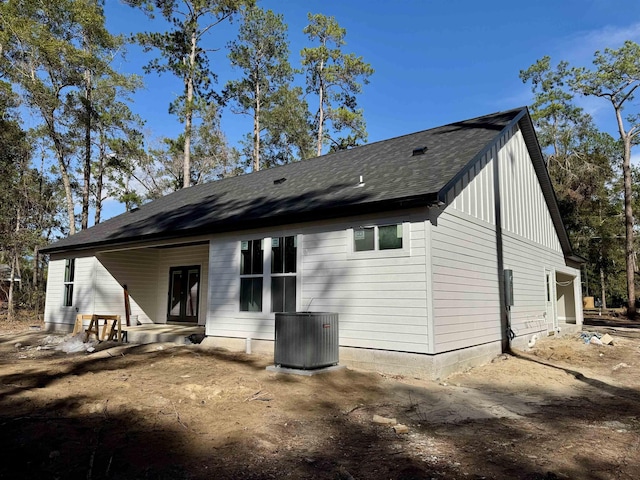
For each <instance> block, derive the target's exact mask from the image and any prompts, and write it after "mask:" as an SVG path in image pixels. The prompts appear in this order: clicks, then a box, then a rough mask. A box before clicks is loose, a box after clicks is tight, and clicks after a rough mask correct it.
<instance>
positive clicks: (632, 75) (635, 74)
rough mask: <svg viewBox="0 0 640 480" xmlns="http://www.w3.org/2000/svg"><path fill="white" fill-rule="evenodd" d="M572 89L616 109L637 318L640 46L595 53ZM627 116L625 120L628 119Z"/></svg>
mask: <svg viewBox="0 0 640 480" xmlns="http://www.w3.org/2000/svg"><path fill="white" fill-rule="evenodd" d="M572 74H573V78H572V80H571V86H572V88H573V89H574V90H576V91H578V92H580V93H582V94H583V95H592V96H596V97H600V98H604V99H605V100H607V101H608V102H609V103H610V104H611V106H612V107H613V112H614V114H615V118H616V122H617V126H618V133H619V135H620V137H619V138H620V143H621V144H622V178H623V194H624V195H623V198H624V210H623V211H624V226H625V245H624V250H625V257H626V278H627V315H628V316H629V317H634V316H635V315H636V293H635V292H636V285H635V284H636V274H637V271H638V266H637V263H636V253H635V252H636V243H637V242H636V239H635V236H636V231H635V221H634V217H633V188H632V187H633V185H632V170H631V148H632V146H633V145H634V144H635V143H636V142H637V137H638V134H640V112H638V110H637V107H635V105H636V103H635V102H634V101H633V100H634V98H635V92H636V90H637V89H638V87H639V86H640V45H638V44H637V43H635V42H632V41H629V40H627V41H626V42H625V43H624V45H623V46H622V47H620V48H619V49H609V48H607V49H605V50H604V51H603V52H600V51H597V52H596V53H595V54H594V59H593V69H590V70H589V69H586V68H584V67H581V68H574V69H573V70H572ZM625 114H626V117H625Z"/></svg>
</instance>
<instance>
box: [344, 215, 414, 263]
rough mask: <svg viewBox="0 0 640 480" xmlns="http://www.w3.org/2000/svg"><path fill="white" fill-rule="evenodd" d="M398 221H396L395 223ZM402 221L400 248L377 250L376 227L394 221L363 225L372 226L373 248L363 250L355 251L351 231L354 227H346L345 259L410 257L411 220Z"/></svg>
mask: <svg viewBox="0 0 640 480" xmlns="http://www.w3.org/2000/svg"><path fill="white" fill-rule="evenodd" d="M398 223H399V222H396V223H395V225H397V224H398ZM401 223H402V248H397V249H389V250H379V249H378V227H384V226H386V225H394V223H393V222H392V223H376V224H373V225H363V226H362V227H367V228H372V227H373V228H374V232H375V233H374V241H373V246H374V250H366V251H363V252H356V251H355V250H354V249H353V247H354V245H353V231H354V228H353V227H350V228H348V229H347V260H359V259H368V258H398V257H410V256H411V222H401Z"/></svg>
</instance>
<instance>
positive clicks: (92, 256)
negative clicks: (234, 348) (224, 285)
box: [45, 244, 209, 330]
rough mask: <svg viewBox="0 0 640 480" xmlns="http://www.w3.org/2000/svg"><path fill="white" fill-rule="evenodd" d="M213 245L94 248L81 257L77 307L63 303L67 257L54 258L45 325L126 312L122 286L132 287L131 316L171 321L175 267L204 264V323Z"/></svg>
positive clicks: (77, 266)
mask: <svg viewBox="0 0 640 480" xmlns="http://www.w3.org/2000/svg"><path fill="white" fill-rule="evenodd" d="M208 249H209V247H208V245H207V244H203V245H192V246H184V247H171V248H167V247H164V248H138V249H133V250H122V251H112V252H90V253H87V256H84V257H77V258H76V262H75V279H74V290H73V305H72V306H71V307H62V298H63V293H64V267H65V257H64V256H63V255H56V256H54V257H53V258H52V259H51V261H50V262H49V275H48V279H47V296H46V305H45V323H46V324H47V328H51V329H60V330H70V329H71V328H72V326H73V324H74V322H75V318H76V314H77V313H84V314H91V313H102V314H111V315H122V316H124V314H125V310H124V297H123V290H122V285H127V288H128V291H129V300H130V305H131V314H132V315H138V319H139V321H141V322H153V323H166V321H167V302H168V291H169V268H170V267H173V266H187V265H200V308H199V312H198V313H199V319H198V323H199V324H201V325H204V322H205V318H206V314H207V307H206V305H207V293H208V288H207V279H208V271H209V262H208Z"/></svg>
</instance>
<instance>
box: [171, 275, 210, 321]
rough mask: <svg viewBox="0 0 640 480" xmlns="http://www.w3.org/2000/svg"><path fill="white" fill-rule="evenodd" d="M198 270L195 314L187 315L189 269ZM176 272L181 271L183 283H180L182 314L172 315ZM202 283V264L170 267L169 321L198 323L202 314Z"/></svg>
mask: <svg viewBox="0 0 640 480" xmlns="http://www.w3.org/2000/svg"><path fill="white" fill-rule="evenodd" d="M190 270H197V271H198V295H197V298H196V305H195V315H190V316H187V314H186V309H187V308H186V305H187V299H188V284H187V282H188V281H189V271H190ZM174 272H181V284H180V289H181V291H180V314H179V315H171V309H172V303H173V302H172V300H173V298H172V293H173V289H174V284H173V279H174ZM201 283H202V268H201V266H200V265H180V266H174V267H169V290H168V294H167V312H166V313H167V323H169V322H177V323H196V324H197V323H198V317H199V315H200V285H201Z"/></svg>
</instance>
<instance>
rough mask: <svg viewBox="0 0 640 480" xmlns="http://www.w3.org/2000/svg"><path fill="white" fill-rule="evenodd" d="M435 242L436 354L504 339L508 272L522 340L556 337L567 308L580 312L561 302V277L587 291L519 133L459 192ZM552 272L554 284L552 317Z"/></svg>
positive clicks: (474, 170)
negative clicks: (503, 284) (567, 259)
mask: <svg viewBox="0 0 640 480" xmlns="http://www.w3.org/2000/svg"><path fill="white" fill-rule="evenodd" d="M496 205H497V207H496ZM498 215H499V217H498ZM496 218H500V222H499V225H500V226H499V228H498V227H497V222H496ZM430 238H431V244H432V247H431V255H432V257H431V265H432V271H433V273H432V279H433V283H432V285H433V286H432V288H433V311H434V314H433V318H434V324H433V328H434V336H435V340H436V342H435V345H434V351H435V353H441V352H446V351H451V350H456V349H461V348H467V347H470V346H473V345H480V344H484V343H490V342H493V341H498V340H500V339H501V337H502V335H503V332H502V331H501V330H502V327H501V322H500V318H501V315H502V313H501V310H502V307H501V304H500V303H501V301H500V289H501V282H502V271H501V270H500V269H501V268H502V269H511V270H513V278H514V306H513V307H512V308H511V328H512V330H513V331H514V333H515V334H516V336H517V337H523V338H530V336H532V335H534V334H542V333H546V332H547V331H548V330H552V329H554V325H555V324H557V322H556V318H557V317H556V316H555V315H556V312H557V311H558V307H559V303H560V301H562V302H564V303H563V304H562V305H561V307H562V308H563V309H565V310H572V311H574V312H576V311H577V309H578V308H579V307H577V306H576V305H575V298H577V297H575V296H574V298H573V299H572V298H570V297H571V296H569V295H563V296H562V297H557V296H556V293H555V292H556V290H555V283H556V282H555V279H556V273H557V272H561V274H565V275H566V276H565V277H562V278H564V279H565V280H568V279H573V282H575V284H577V285H578V286H579V285H580V271H579V270H577V269H573V268H570V267H568V266H566V263H565V260H564V256H563V253H562V248H561V246H560V242H559V240H558V237H557V233H556V231H555V228H554V225H553V222H552V219H551V215H550V213H549V210H548V207H547V204H546V202H545V199H544V196H543V193H542V189H541V187H540V184H539V181H538V178H537V176H536V174H535V171H534V168H533V164H532V161H531V158H530V157H529V154H528V150H527V148H526V144H525V142H524V139H523V137H522V134H521V132H520V131H519V129H518V128H517V127H514V128H513V129H512V130H511V131H509V132H507V133H506V134H505V135H503V137H502V138H501V139H500V140H499V141H498V142H497V144H496V145H495V146H493V148H491V149H489V150H488V151H487V152H486V153H485V154H484V155H483V157H482V158H481V159H480V160H479V161H478V162H477V163H476V165H473V166H472V167H471V168H470V169H469V171H468V172H467V173H466V174H465V175H463V176H462V178H460V179H459V180H458V182H457V183H456V184H455V185H454V186H453V188H452V189H451V190H450V192H449V193H448V195H447V202H446V207H445V208H444V210H443V212H442V213H441V214H440V215H439V216H438V217H437V219H436V220H435V221H434V222H433V225H431V233H430ZM545 271H549V272H550V273H551V278H552V283H553V285H552V289H553V290H552V297H553V302H552V305H551V306H552V308H551V310H550V311H549V312H547V310H548V306H547V301H546V300H547V297H546V278H545ZM571 300H574V304H571ZM567 318H568V320H566V319H561V320H565V321H573V322H576V318H577V319H578V320H577V321H578V323H581V315H580V314H576V315H575V317H574V319H573V320H572V319H571V318H569V317H567ZM517 340H518V339H516V341H517ZM525 343H526V342H525Z"/></svg>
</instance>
